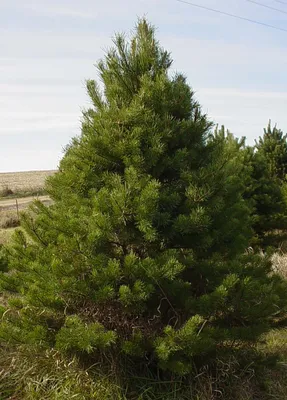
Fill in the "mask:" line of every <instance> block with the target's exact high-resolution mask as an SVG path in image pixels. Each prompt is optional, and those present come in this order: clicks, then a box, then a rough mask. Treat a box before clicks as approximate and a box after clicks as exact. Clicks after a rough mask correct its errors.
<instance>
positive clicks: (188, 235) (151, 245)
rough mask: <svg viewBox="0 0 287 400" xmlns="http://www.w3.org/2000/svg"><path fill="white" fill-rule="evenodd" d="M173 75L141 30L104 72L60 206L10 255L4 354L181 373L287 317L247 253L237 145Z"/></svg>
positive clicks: (282, 287)
mask: <svg viewBox="0 0 287 400" xmlns="http://www.w3.org/2000/svg"><path fill="white" fill-rule="evenodd" d="M171 64H172V61H171V57H170V55H169V54H168V53H167V52H166V51H164V50H163V49H162V48H161V47H160V46H159V43H158V42H157V41H156V39H155V35H154V29H153V28H152V27H151V26H150V25H148V23H147V22H146V21H145V20H141V21H140V22H139V23H138V25H137V28H136V32H135V35H134V37H133V38H132V39H131V41H130V42H128V41H126V40H125V38H124V37H123V36H122V35H118V36H116V38H115V40H114V48H113V49H111V50H110V51H109V52H108V53H107V55H106V57H105V59H104V60H102V61H100V62H99V64H98V71H99V74H100V78H101V81H102V83H103V88H104V89H103V92H102V91H101V90H100V87H99V86H98V85H97V84H96V83H95V81H93V80H90V81H88V82H87V90H88V93H89V95H90V98H91V102H92V104H91V108H89V109H88V110H86V111H84V113H83V122H82V133H81V136H80V137H78V138H75V139H73V141H72V142H71V143H70V145H69V146H68V148H67V150H66V154H65V156H64V158H63V160H62V161H61V164H60V171H59V172H58V173H57V174H56V175H55V176H53V177H51V178H50V179H49V181H48V184H47V190H48V191H49V193H50V195H51V197H52V198H53V201H54V204H53V205H51V206H50V207H49V208H47V207H46V206H44V205H43V204H41V203H40V202H35V204H34V205H33V206H32V208H31V211H30V213H26V214H23V215H22V230H19V231H17V233H16V234H15V236H14V239H13V240H14V242H13V244H12V246H10V248H9V249H8V252H9V272H8V273H3V274H2V277H1V282H2V288H3V290H5V291H6V292H9V293H10V296H11V298H10V304H9V312H5V313H4V314H3V318H2V324H1V330H0V336H1V338H2V341H6V342H9V343H16V344H17V343H25V344H26V345H31V346H36V345H38V346H39V347H41V348H46V347H48V348H50V347H53V348H54V347H55V348H57V349H58V350H59V351H62V352H65V353H68V354H77V355H81V356H82V357H84V359H85V364H86V365H87V364H94V363H95V360H96V361H98V360H99V359H101V360H108V359H109V357H108V355H112V360H113V362H114V360H118V362H120V360H122V358H127V359H130V358H133V357H137V359H138V360H139V361H140V362H141V364H144V363H147V364H148V365H149V366H158V367H160V368H162V369H167V370H170V371H173V372H176V373H180V374H184V373H188V372H189V371H190V370H191V369H192V365H193V362H194V361H195V360H202V359H206V357H207V358H208V359H209V358H210V357H212V356H214V355H216V354H217V353H218V352H219V351H221V350H222V349H230V348H234V346H235V345H236V346H240V345H241V344H244V343H245V342H248V343H250V342H251V343H253V342H254V341H255V340H256V339H257V337H258V336H259V335H260V334H261V333H263V332H266V331H268V329H270V326H271V325H272V324H273V322H274V321H275V320H282V319H283V318H284V317H285V311H286V297H287V290H286V284H285V283H284V282H283V281H282V280H281V279H280V278H279V277H277V276H275V275H270V263H269V262H268V260H267V259H266V260H265V259H262V257H260V256H257V255H248V254H243V252H244V249H245V248H246V247H247V245H248V241H249V239H250V237H251V234H252V229H251V219H250V218H251V217H250V207H249V204H248V203H247V202H246V201H245V200H244V199H243V193H244V179H245V178H244V173H245V172H244V171H245V165H244V162H243V158H241V156H238V150H239V149H240V148H241V146H242V143H240V142H236V141H232V140H231V139H230V138H229V139H227V138H226V135H225V132H224V131H218V132H217V133H216V134H215V135H212V133H211V123H210V122H209V121H208V119H207V116H206V115H204V114H203V113H202V111H201V108H200V105H199V104H198V102H197V101H196V100H195V99H194V93H193V92H192V90H191V88H190V87H189V86H188V84H187V82H186V79H185V77H184V76H182V75H180V74H176V75H175V76H173V77H171V76H170V73H169V68H170V66H171ZM240 154H241V153H240ZM23 230H24V232H23ZM102 354H105V355H106V357H102V358H101V355H102Z"/></svg>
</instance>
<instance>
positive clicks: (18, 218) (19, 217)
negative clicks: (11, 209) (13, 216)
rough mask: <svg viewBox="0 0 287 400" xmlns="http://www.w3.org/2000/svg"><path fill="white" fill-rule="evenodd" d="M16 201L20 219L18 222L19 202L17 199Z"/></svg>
mask: <svg viewBox="0 0 287 400" xmlns="http://www.w3.org/2000/svg"><path fill="white" fill-rule="evenodd" d="M15 200H16V210H17V218H18V221H20V216H19V206H18V200H17V199H15Z"/></svg>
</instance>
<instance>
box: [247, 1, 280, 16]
mask: <svg viewBox="0 0 287 400" xmlns="http://www.w3.org/2000/svg"><path fill="white" fill-rule="evenodd" d="M246 1H248V2H249V3H253V4H256V5H257V6H260V7H264V8H268V9H269V10H273V11H278V12H280V13H282V14H287V11H284V10H280V9H279V8H275V7H271V6H267V4H263V3H259V2H258V1H254V0H246Z"/></svg>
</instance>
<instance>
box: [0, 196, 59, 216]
mask: <svg viewBox="0 0 287 400" xmlns="http://www.w3.org/2000/svg"><path fill="white" fill-rule="evenodd" d="M35 199H38V200H40V201H42V203H44V204H46V205H49V204H51V203H52V200H51V199H50V197H49V196H39V197H35V196H30V197H21V198H19V199H3V200H0V213H1V211H7V210H16V209H17V203H18V209H19V210H23V209H24V208H27V207H28V206H29V204H31V203H32V202H33V201H34V200H35Z"/></svg>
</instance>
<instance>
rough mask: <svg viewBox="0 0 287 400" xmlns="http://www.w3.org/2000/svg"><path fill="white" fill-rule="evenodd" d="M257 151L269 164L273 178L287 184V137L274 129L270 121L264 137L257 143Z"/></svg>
mask: <svg viewBox="0 0 287 400" xmlns="http://www.w3.org/2000/svg"><path fill="white" fill-rule="evenodd" d="M256 149H257V151H258V153H260V154H261V155H262V156H263V157H264V158H265V159H266V162H267V165H268V169H269V171H270V173H271V175H272V176H273V178H276V179H279V180H280V181H281V183H282V182H286V174H287V135H284V134H283V132H282V131H281V130H280V129H278V128H277V127H276V125H275V126H274V127H273V128H272V126H271V121H269V123H268V126H267V128H265V129H264V135H263V136H262V137H260V138H259V141H258V143H256Z"/></svg>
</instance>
